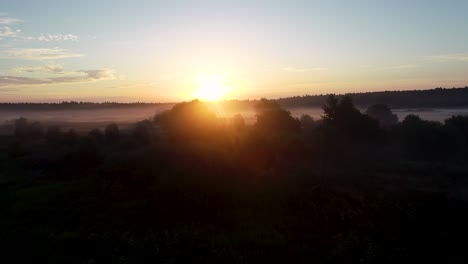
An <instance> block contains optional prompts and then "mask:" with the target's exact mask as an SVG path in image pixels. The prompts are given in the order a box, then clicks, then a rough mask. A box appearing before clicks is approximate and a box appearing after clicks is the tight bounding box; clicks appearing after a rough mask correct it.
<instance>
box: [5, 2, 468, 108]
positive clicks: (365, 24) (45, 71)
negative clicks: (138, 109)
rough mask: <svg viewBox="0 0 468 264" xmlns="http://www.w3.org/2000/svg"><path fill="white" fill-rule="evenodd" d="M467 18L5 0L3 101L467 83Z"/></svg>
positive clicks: (407, 6)
mask: <svg viewBox="0 0 468 264" xmlns="http://www.w3.org/2000/svg"><path fill="white" fill-rule="evenodd" d="M467 14H468V1H465V0H461V1H457V0H453V1H450V0H447V1H440V0H438V1H433V0H424V1H420V0H412V1H410V0H404V1H400V0H393V1H384V0H372V1H371V0H368V1H366V0H353V1H350V0H323V1H318V0H317V1H312V0H309V1H294V0H288V1H274V0H269V1H252V0H250V1H243V0H237V1H222V0H218V1H203V0H199V1H177V0H171V1H155V0H153V1H130V0H129V1H124V0H122V1H115V0H113V1H111V0H101V1H86V0H80V1H51V0H41V1H32V0H31V1H22V0H0V101H1V102H19V101H21V102H58V101H63V100H78V101H97V102H102V101H118V102H134V101H145V102H174V101H182V100H191V99H194V98H195V97H197V96H199V95H200V89H201V90H203V89H205V92H204V93H205V94H204V95H205V96H206V93H210V92H214V91H213V89H216V88H220V89H221V88H222V89H223V92H222V95H223V99H247V98H252V99H253V98H261V97H267V98H279V97H288V96H298V95H306V94H311V95H313V94H328V93H349V92H366V91H383V90H413V89H430V88H435V87H463V86H466V85H468V16H467ZM213 79H214V80H215V81H213ZM207 80H208V83H209V85H207V84H206V82H207ZM210 80H211V81H210ZM207 89H208V90H207ZM210 89H211V90H210ZM219 93H220V92H219ZM202 96H203V94H202Z"/></svg>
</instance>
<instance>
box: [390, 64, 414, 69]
mask: <svg viewBox="0 0 468 264" xmlns="http://www.w3.org/2000/svg"><path fill="white" fill-rule="evenodd" d="M417 67H418V66H417V65H415V64H402V65H396V66H392V67H390V69H412V68H417Z"/></svg>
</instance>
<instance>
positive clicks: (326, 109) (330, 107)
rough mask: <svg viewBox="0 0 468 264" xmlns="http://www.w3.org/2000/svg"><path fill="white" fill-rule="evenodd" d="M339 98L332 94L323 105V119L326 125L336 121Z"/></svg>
mask: <svg viewBox="0 0 468 264" xmlns="http://www.w3.org/2000/svg"><path fill="white" fill-rule="evenodd" d="M338 102H339V100H338V97H336V95H334V94H330V95H329V96H328V97H327V98H326V99H325V103H324V104H323V105H322V109H323V113H324V114H323V115H322V119H323V121H324V122H326V123H330V122H333V121H335V120H336V112H337V109H338Z"/></svg>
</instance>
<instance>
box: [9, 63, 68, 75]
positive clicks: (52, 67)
mask: <svg viewBox="0 0 468 264" xmlns="http://www.w3.org/2000/svg"><path fill="white" fill-rule="evenodd" d="M12 70H13V71H15V72H45V73H52V74H65V73H67V72H65V71H64V70H63V65H62V64H55V63H49V64H45V65H33V66H23V67H16V68H13V69H12Z"/></svg>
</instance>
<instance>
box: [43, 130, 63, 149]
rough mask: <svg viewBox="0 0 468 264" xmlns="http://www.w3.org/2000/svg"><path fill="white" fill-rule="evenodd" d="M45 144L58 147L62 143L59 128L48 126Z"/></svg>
mask: <svg viewBox="0 0 468 264" xmlns="http://www.w3.org/2000/svg"><path fill="white" fill-rule="evenodd" d="M45 139H46V141H47V143H49V144H51V145H58V144H60V142H61V141H62V131H61V129H60V127H59V126H49V127H47V131H46V134H45Z"/></svg>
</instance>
